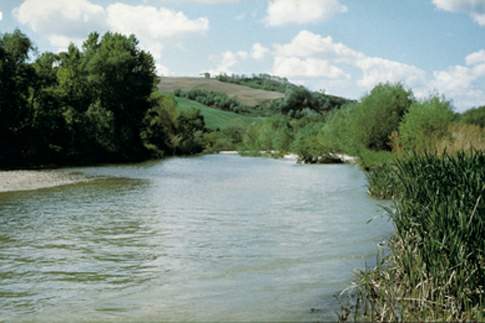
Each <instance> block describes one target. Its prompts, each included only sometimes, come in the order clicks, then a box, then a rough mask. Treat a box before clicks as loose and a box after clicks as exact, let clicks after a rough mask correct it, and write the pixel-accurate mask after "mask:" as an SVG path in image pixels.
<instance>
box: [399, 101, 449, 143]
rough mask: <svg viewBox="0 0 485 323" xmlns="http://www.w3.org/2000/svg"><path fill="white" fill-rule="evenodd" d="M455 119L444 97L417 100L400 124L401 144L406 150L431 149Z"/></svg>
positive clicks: (445, 133)
mask: <svg viewBox="0 0 485 323" xmlns="http://www.w3.org/2000/svg"><path fill="white" fill-rule="evenodd" d="M454 119H455V113H454V112H453V110H452V108H451V104H450V102H448V101H446V100H444V99H442V98H439V97H433V98H431V99H429V100H425V101H422V102H415V103H414V104H413V105H412V106H411V108H410V109H409V112H408V113H407V114H406V116H405V117H404V119H403V121H402V123H401V125H400V126H399V144H400V146H401V147H402V148H403V149H404V150H415V151H418V152H424V151H431V150H433V149H434V148H435V147H434V145H435V143H436V141H437V140H439V139H441V138H443V137H444V136H446V135H447V134H448V127H449V125H450V124H451V122H452V121H453V120H454Z"/></svg>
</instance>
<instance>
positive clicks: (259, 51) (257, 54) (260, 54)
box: [251, 43, 269, 60]
mask: <svg viewBox="0 0 485 323" xmlns="http://www.w3.org/2000/svg"><path fill="white" fill-rule="evenodd" d="M268 52H269V49H268V48H266V47H264V46H263V45H261V44H260V43H255V44H254V45H253V50H252V53H251V57H252V58H253V59H255V60H262V59H264V58H265V56H266V54H267V53H268Z"/></svg>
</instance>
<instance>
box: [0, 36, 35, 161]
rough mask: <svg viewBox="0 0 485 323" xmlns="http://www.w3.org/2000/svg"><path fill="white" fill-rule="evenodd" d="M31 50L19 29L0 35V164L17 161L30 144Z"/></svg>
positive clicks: (32, 76) (28, 41)
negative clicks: (29, 61)
mask: <svg viewBox="0 0 485 323" xmlns="http://www.w3.org/2000/svg"><path fill="white" fill-rule="evenodd" d="M32 50H33V44H32V42H31V41H30V40H29V38H28V37H27V36H25V35H24V34H23V33H21V32H20V31H19V30H15V31H14V32H13V33H6V34H3V35H2V36H1V37H0V163H2V162H4V163H9V162H10V161H13V160H15V161H19V160H21V159H22V151H25V150H28V148H29V145H30V143H29V139H30V138H31V136H30V123H31V121H30V108H31V100H30V98H31V86H32V82H33V81H34V79H35V77H34V76H35V71H34V69H33V68H32V66H31V65H30V64H29V63H28V59H29V57H30V54H31V52H32Z"/></svg>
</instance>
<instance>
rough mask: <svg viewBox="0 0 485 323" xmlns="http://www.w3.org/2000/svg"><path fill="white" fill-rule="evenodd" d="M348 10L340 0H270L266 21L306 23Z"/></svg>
mask: <svg viewBox="0 0 485 323" xmlns="http://www.w3.org/2000/svg"><path fill="white" fill-rule="evenodd" d="M346 11H347V7H346V6H344V5H343V4H341V3H340V1H339V0H270V1H269V3H268V8H267V16H266V18H265V21H266V24H267V25H269V26H282V25H286V24H306V23H311V22H316V21H325V20H328V19H330V18H331V17H333V16H335V15H337V14H339V13H344V12H346Z"/></svg>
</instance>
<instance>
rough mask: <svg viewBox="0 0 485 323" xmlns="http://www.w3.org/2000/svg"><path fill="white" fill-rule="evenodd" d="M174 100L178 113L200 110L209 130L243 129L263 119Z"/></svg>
mask: <svg viewBox="0 0 485 323" xmlns="http://www.w3.org/2000/svg"><path fill="white" fill-rule="evenodd" d="M175 100H176V101H177V109H178V110H179V111H189V110H193V109H196V110H200V112H201V113H202V115H203V116H204V119H205V122H206V125H207V127H208V128H209V129H217V128H219V129H224V128H230V127H244V126H247V125H250V124H251V123H253V122H255V121H258V120H262V119H263V118H259V117H251V116H245V115H241V114H237V113H234V112H228V111H222V110H218V109H213V108H210V107H208V106H206V105H203V104H200V103H198V102H195V101H191V100H188V99H184V98H175Z"/></svg>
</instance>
